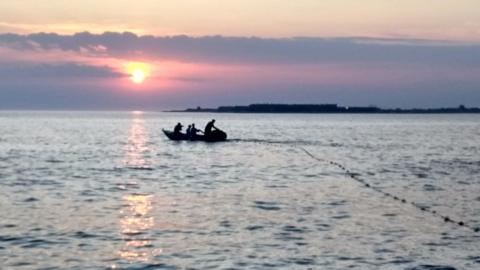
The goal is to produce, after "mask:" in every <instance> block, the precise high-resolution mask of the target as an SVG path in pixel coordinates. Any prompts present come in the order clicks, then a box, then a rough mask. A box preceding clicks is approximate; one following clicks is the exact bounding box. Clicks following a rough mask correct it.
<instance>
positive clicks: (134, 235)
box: [119, 194, 162, 262]
mask: <svg viewBox="0 0 480 270" xmlns="http://www.w3.org/2000/svg"><path fill="white" fill-rule="evenodd" d="M152 200H153V195H148V194H130V195H126V196H124V197H123V201H124V204H125V207H124V209H122V210H121V212H120V214H121V216H122V218H121V219H120V222H119V223H120V231H121V233H122V235H123V237H124V241H125V244H124V246H123V247H122V248H121V249H120V251H119V256H120V257H121V258H122V259H126V260H128V261H140V262H148V261H150V260H151V258H152V257H153V256H155V255H158V254H160V253H161V252H162V250H161V249H156V248H154V246H153V244H152V239H151V238H149V236H148V235H149V231H150V230H151V229H152V228H153V227H154V226H155V218H154V217H153V216H150V211H151V210H152Z"/></svg>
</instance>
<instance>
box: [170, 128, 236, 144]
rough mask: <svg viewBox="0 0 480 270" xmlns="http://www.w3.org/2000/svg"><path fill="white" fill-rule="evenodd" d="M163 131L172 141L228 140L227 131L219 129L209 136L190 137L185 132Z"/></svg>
mask: <svg viewBox="0 0 480 270" xmlns="http://www.w3.org/2000/svg"><path fill="white" fill-rule="evenodd" d="M162 131H163V133H165V135H166V136H167V137H168V138H169V139H170V140H172V141H204V142H222V141H226V140H227V133H225V132H223V131H221V130H219V129H216V130H213V131H212V132H211V133H210V135H208V136H205V135H199V134H197V135H195V136H194V137H190V138H189V137H188V136H187V134H185V133H174V132H173V131H170V130H165V129H162Z"/></svg>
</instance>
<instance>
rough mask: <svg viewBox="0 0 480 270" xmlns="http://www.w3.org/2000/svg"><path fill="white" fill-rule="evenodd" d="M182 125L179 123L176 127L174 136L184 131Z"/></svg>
mask: <svg viewBox="0 0 480 270" xmlns="http://www.w3.org/2000/svg"><path fill="white" fill-rule="evenodd" d="M182 127H183V126H182V124H180V123H177V125H176V126H175V128H174V129H173V133H174V134H180V132H181V131H182Z"/></svg>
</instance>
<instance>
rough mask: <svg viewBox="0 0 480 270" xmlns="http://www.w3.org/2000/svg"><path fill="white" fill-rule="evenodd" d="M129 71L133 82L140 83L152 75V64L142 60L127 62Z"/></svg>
mask: <svg viewBox="0 0 480 270" xmlns="http://www.w3.org/2000/svg"><path fill="white" fill-rule="evenodd" d="M127 72H128V74H130V80H132V82H134V83H137V84H140V83H143V82H144V81H145V79H146V78H147V77H148V76H149V75H150V66H149V65H148V64H146V63H142V62H131V63H128V64H127Z"/></svg>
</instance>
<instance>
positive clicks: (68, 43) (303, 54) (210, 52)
mask: <svg viewBox="0 0 480 270" xmlns="http://www.w3.org/2000/svg"><path fill="white" fill-rule="evenodd" d="M0 46H4V47H8V48H13V49H16V50H21V51H32V50H33V51H35V50H37V51H38V50H63V51H71V52H77V53H79V54H88V55H89V56H93V57H114V58H122V59H138V58H146V59H156V60H159V61H182V62H207V63H228V64H235V63H255V64H282V63H283V64H319V63H329V62H335V63H338V62H392V63H417V64H427V65H437V64H450V65H474V66H479V65H480V44H460V43H452V42H442V41H435V40H419V39H374V38H354V37H349V38H305V37H297V38H277V39H267V38H257V37H224V36H204V37H191V36H184V35H183V36H138V35H135V34H133V33H129V32H124V33H117V32H105V33H103V34H91V33H88V32H83V33H77V34H74V35H59V34H55V33H37V34H30V35H20V34H1V35H0Z"/></svg>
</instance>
